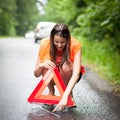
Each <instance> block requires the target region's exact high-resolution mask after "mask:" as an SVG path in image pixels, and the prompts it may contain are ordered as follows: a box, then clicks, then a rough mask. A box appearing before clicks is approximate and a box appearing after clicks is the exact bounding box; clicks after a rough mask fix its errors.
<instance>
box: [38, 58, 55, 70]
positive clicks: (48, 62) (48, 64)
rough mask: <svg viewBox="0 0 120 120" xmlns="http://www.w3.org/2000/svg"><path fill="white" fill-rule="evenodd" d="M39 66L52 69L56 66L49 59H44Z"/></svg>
mask: <svg viewBox="0 0 120 120" xmlns="http://www.w3.org/2000/svg"><path fill="white" fill-rule="evenodd" d="M39 66H40V67H44V68H47V69H54V68H55V67H56V65H55V64H54V63H53V62H52V61H50V60H46V61H45V62H43V63H41V64H40V65H39Z"/></svg>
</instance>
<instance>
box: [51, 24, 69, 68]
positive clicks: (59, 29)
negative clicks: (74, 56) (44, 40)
mask: <svg viewBox="0 0 120 120" xmlns="http://www.w3.org/2000/svg"><path fill="white" fill-rule="evenodd" d="M55 35H57V36H60V37H62V38H65V39H66V46H65V48H64V50H63V56H62V60H61V62H60V66H62V65H63V64H64V63H65V62H66V63H67V64H69V63H70V41H71V35H70V31H69V28H68V27H67V25H65V24H62V23H61V24H56V25H55V26H54V27H53V29H52V30H51V33H50V58H51V60H52V61H53V62H54V63H56V51H57V48H56V46H55V44H54V36H55Z"/></svg>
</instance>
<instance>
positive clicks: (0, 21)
mask: <svg viewBox="0 0 120 120" xmlns="http://www.w3.org/2000/svg"><path fill="white" fill-rule="evenodd" d="M15 2H16V0H4V1H1V2H0V34H1V35H14V34H16V33H15V25H16V19H15V17H16V13H15V12H14V11H16V7H17V6H16V4H15Z"/></svg>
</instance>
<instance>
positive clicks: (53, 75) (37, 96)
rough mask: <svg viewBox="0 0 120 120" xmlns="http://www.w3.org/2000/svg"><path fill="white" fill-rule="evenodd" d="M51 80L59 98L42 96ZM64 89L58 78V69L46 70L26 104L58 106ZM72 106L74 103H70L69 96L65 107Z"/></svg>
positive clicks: (59, 77) (62, 82)
mask: <svg viewBox="0 0 120 120" xmlns="http://www.w3.org/2000/svg"><path fill="white" fill-rule="evenodd" d="M51 80H53V81H54V82H55V85H56V87H57V88H58V91H59V93H60V96H55V95H43V94H42V93H43V91H44V90H45V88H46V87H47V85H48V84H49V83H50V81H51ZM65 89H66V85H65V83H64V81H63V79H62V77H61V76H60V73H59V71H58V69H57V68H55V69H54V70H48V71H47V72H46V74H45V75H44V77H43V78H42V79H41V80H40V82H39V83H38V85H37V86H36V88H35V89H34V90H33V92H32V94H31V95H30V96H29V98H28V102H30V103H46V104H58V103H59V101H60V99H61V98H62V95H63V93H64V91H65ZM74 104H75V103H74V102H73V101H72V98H71V96H69V98H68V103H67V105H68V106H74Z"/></svg>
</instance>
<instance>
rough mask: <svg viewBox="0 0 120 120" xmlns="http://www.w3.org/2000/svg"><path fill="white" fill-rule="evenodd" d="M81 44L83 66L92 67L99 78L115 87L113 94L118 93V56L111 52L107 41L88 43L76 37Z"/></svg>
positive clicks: (119, 60)
mask: <svg viewBox="0 0 120 120" xmlns="http://www.w3.org/2000/svg"><path fill="white" fill-rule="evenodd" d="M76 38H77V39H78V40H80V42H81V43H82V46H83V47H82V57H83V58H82V61H83V64H86V65H88V66H92V69H93V70H95V71H97V72H98V73H99V74H100V76H102V77H104V78H105V79H107V80H108V81H110V82H111V84H113V85H114V86H115V90H114V91H115V92H120V54H119V53H118V52H117V51H113V49H112V48H111V46H110V45H109V42H108V40H103V41H97V40H96V41H89V40H86V39H85V38H83V37H78V36H77V37H76Z"/></svg>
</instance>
